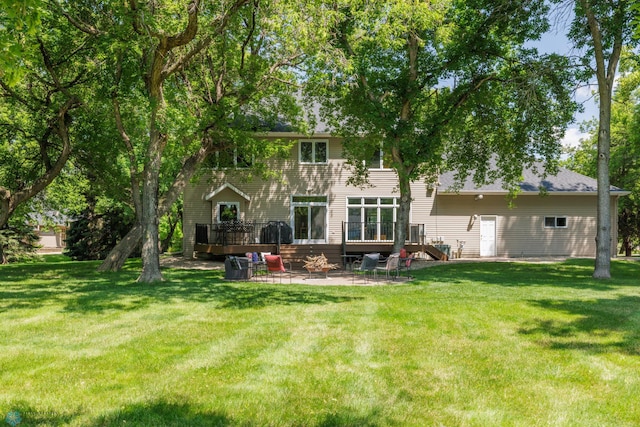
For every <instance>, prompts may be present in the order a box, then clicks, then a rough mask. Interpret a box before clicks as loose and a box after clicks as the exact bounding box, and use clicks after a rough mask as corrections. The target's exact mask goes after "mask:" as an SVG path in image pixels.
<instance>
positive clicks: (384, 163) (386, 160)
mask: <svg viewBox="0 0 640 427" xmlns="http://www.w3.org/2000/svg"><path fill="white" fill-rule="evenodd" d="M366 165H367V168H368V169H391V154H389V153H384V152H383V151H382V148H380V149H379V150H376V151H375V152H374V153H373V156H371V159H369V160H368V161H366Z"/></svg>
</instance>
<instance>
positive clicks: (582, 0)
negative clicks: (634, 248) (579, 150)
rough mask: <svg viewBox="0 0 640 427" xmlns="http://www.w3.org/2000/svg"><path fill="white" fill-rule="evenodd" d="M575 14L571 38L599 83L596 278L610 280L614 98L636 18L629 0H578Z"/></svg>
mask: <svg viewBox="0 0 640 427" xmlns="http://www.w3.org/2000/svg"><path fill="white" fill-rule="evenodd" d="M574 14H575V19H574V20H573V22H572V25H571V30H570V32H569V38H570V39H571V40H573V41H574V43H575V45H576V46H577V47H578V48H584V49H586V52H587V53H586V55H584V57H583V58H584V65H585V66H586V67H587V68H588V69H590V70H591V71H592V73H593V74H595V76H596V80H597V84H598V100H599V121H598V157H597V165H598V176H597V180H598V218H597V230H598V231H597V235H596V259H595V268H594V272H593V277H594V278H597V279H607V278H610V277H611V269H610V267H611V196H610V176H609V163H610V154H611V98H612V94H613V88H614V83H615V78H616V72H617V69H618V63H619V60H620V55H621V53H622V49H623V46H625V45H629V46H630V45H632V44H635V42H634V40H633V37H632V35H633V26H632V24H631V23H632V22H633V21H634V20H635V17H634V12H633V10H632V8H631V2H629V1H627V0H617V1H608V2H605V1H597V0H577V1H576V2H575V4H574Z"/></svg>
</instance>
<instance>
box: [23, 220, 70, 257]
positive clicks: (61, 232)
mask: <svg viewBox="0 0 640 427" xmlns="http://www.w3.org/2000/svg"><path fill="white" fill-rule="evenodd" d="M69 221H70V220H69V218H68V217H67V216H66V215H64V214H62V213H60V212H58V211H46V212H44V213H42V214H40V213H32V214H31V215H30V223H31V225H32V226H33V228H34V230H35V232H36V234H37V235H38V237H39V241H38V245H39V246H40V249H39V250H38V252H40V253H51V252H61V251H62V250H63V249H64V248H65V246H66V241H65V240H66V238H67V230H68V228H69Z"/></svg>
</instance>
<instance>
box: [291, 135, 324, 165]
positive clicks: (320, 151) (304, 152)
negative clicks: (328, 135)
mask: <svg viewBox="0 0 640 427" xmlns="http://www.w3.org/2000/svg"><path fill="white" fill-rule="evenodd" d="M328 145H329V144H328V142H327V141H326V140H314V139H306V140H300V143H299V144H298V146H299V158H300V163H327V159H328V157H329V153H328V151H329V150H328Z"/></svg>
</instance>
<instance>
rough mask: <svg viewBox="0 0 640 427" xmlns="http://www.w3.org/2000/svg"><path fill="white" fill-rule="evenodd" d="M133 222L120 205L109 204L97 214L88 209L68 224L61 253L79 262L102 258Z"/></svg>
mask: <svg viewBox="0 0 640 427" xmlns="http://www.w3.org/2000/svg"><path fill="white" fill-rule="evenodd" d="M132 225H133V218H132V217H131V215H130V214H127V213H126V211H125V209H123V208H120V207H117V206H116V207H110V208H108V209H107V210H106V211H105V212H103V213H99V214H98V213H96V212H95V211H94V210H92V209H90V208H87V209H85V211H84V212H83V213H82V214H81V215H80V216H78V217H77V218H75V220H74V221H73V222H72V223H71V227H70V228H69V230H68V231H67V240H66V243H67V246H66V247H65V250H64V254H65V255H67V256H69V257H70V258H71V259H74V260H80V261H86V260H98V259H104V257H106V255H107V254H108V253H109V251H110V250H111V249H112V248H113V247H114V246H115V245H116V243H118V241H119V240H120V239H122V238H123V237H124V236H125V235H126V234H127V232H128V231H129V229H130V228H131V226H132ZM134 255H135V254H134Z"/></svg>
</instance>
